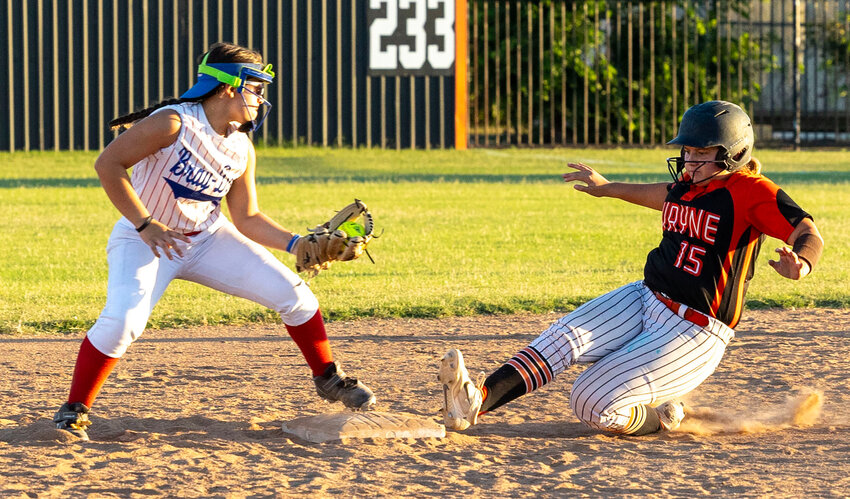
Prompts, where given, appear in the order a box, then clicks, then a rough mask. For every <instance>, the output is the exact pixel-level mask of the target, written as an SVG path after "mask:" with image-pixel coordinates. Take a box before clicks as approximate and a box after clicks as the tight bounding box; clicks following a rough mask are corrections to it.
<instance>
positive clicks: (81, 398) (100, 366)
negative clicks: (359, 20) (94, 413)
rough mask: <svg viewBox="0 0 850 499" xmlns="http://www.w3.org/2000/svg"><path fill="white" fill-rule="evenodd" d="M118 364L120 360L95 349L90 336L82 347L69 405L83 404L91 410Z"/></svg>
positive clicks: (75, 370)
mask: <svg viewBox="0 0 850 499" xmlns="http://www.w3.org/2000/svg"><path fill="white" fill-rule="evenodd" d="M117 363H118V359H117V358H114V357H108V356H106V355H104V354H102V353H100V351H99V350H98V349H97V348H95V347H94V345H92V344H91V342H90V341H89V338H88V336H86V339H84V340H83V344H82V345H80V353H79V354H78V355H77V365H76V366H74V378H73V379H72V380H71V393H70V394H69V395H68V403H70V404H73V403H75V402H82V403H83V404H85V405H86V407H88V408H89V409H91V405H92V402H94V398H95V397H97V393H98V392H99V391H100V387H102V386H103V383H104V382H105V381H106V378H107V377H109V373H111V372H112V368H114V367H115V364H117Z"/></svg>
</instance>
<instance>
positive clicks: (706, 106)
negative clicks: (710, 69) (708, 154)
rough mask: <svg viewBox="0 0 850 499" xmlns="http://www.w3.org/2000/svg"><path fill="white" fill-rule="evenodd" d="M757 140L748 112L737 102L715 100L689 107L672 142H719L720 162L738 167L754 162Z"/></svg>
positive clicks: (702, 144)
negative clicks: (754, 148)
mask: <svg viewBox="0 0 850 499" xmlns="http://www.w3.org/2000/svg"><path fill="white" fill-rule="evenodd" d="M754 142H755V140H754V137H753V124H752V122H751V121H750V117H749V116H747V113H746V112H744V110H743V109H741V107H740V106H738V105H737V104H732V103H731V102H726V101H722V100H713V101H709V102H703V103H702V104H697V105H696V106H692V107H690V108H688V110H687V111H685V115H684V116H682V122H681V123H680V124H679V134H678V135H676V137H675V138H673V140H671V141H670V142H668V144H678V145H681V146H689V147H700V148H702V147H715V146H719V147H720V151H719V152H718V153H717V160H718V162H721V163H723V164H724V165H725V168H726V169H727V170H729V171H735V170H738V169H739V168H741V167H743V166H745V165H746V164H747V163H749V162H750V158H752V155H753V145H754Z"/></svg>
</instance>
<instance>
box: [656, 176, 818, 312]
mask: <svg viewBox="0 0 850 499" xmlns="http://www.w3.org/2000/svg"><path fill="white" fill-rule="evenodd" d="M804 218H811V216H810V215H809V214H808V213H806V212H805V211H803V210H802V209H801V208H800V207H799V206H797V204H796V203H794V201H793V200H791V198H790V197H788V195H787V194H785V192H783V191H782V189H780V188H779V186H777V185H776V184H774V183H773V182H772V181H770V180H769V179H768V178H766V177H764V176H763V175H756V174H752V173H749V172H743V171H738V172H735V173H733V174H732V175H729V176H727V177H724V178H722V179H717V180H713V181H711V182H709V183H707V184H706V185H704V186H697V185H688V184H684V183H682V184H671V186H670V188H669V192H668V194H667V198H666V199H665V201H664V207H663V208H662V211H661V219H662V229H663V237H662V239H661V243H660V244H659V245H658V247H657V248H656V249H654V250H652V251H651V252H650V253H649V256H648V257H647V259H646V266H645V267H644V282H645V283H646V285H647V286H649V288H650V289H652V290H653V291H660V292H662V293H664V294H666V295H667V296H669V297H670V298H672V299H673V300H676V301H678V302H681V303H684V304H685V305H688V306H689V307H692V308H694V309H696V310H699V311H701V312H704V313H706V314H708V315H711V316H712V317H716V318H717V319H720V320H721V321H723V322H724V323H726V324H728V325H729V326H730V327H735V325H736V324H737V323H738V321H739V320H740V318H741V309H742V308H743V306H744V296H745V295H746V292H747V286H748V285H749V281H750V279H752V277H753V273H754V271H755V262H756V257H757V256H758V252H759V250H760V249H761V245H762V242H763V241H764V239H765V235H768V236H771V237H775V238H777V239H780V240H782V241H786V240H787V239H788V237H789V236H790V235H791V232H793V231H794V228H795V227H796V226H797V224H799V223H800V222H801V221H802V220H803V219H804Z"/></svg>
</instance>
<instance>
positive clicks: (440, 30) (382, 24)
mask: <svg viewBox="0 0 850 499" xmlns="http://www.w3.org/2000/svg"><path fill="white" fill-rule="evenodd" d="M368 19H369V73H370V74H384V75H398V74H417V75H438V74H451V72H452V71H453V69H454V68H453V66H454V60H455V33H454V23H455V2H454V0H369V16H368ZM429 21H430V22H429Z"/></svg>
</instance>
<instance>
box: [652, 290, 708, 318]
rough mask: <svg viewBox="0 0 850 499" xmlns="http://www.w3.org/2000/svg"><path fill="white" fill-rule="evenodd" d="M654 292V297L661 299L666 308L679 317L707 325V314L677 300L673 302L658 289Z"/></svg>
mask: <svg viewBox="0 0 850 499" xmlns="http://www.w3.org/2000/svg"><path fill="white" fill-rule="evenodd" d="M653 293H655V297H656V298H658V299H659V300H661V303H663V304H665V305H667V308H669V309H670V310H672V311H673V313H674V314H676V315H678V316H679V317H681V318H683V319H685V320H686V321H691V322H693V323H694V324H696V325H697V326H699V327H708V316H707V315H705V314H703V313H702V312H697V311H696V310H694V309H692V308H691V307H689V306H687V305H684V304H682V303H679V302H675V301H673V300H671V299H670V298H667V297H666V296H664V295H662V294H661V293H659V292H658V291H653Z"/></svg>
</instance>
